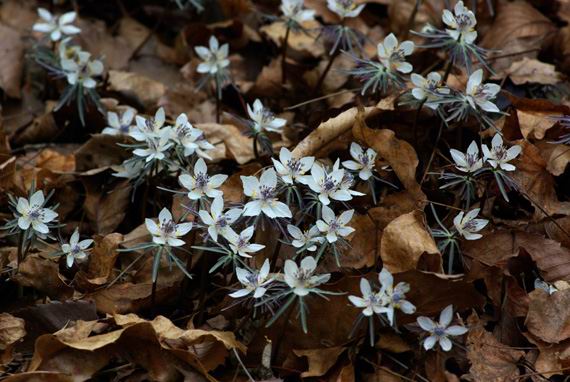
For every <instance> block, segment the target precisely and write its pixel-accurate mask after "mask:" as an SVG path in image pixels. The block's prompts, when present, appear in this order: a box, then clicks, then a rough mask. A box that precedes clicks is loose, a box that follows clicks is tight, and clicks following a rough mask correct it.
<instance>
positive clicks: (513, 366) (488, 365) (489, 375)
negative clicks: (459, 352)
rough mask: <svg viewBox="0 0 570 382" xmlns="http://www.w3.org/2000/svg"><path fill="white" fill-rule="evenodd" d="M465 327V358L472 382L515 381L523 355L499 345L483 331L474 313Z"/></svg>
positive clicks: (481, 324)
mask: <svg viewBox="0 0 570 382" xmlns="http://www.w3.org/2000/svg"><path fill="white" fill-rule="evenodd" d="M467 325H468V326H469V332H468V334H467V350H468V351H467V357H468V358H469V361H470V362H471V367H470V369H469V372H470V374H471V376H472V378H473V380H475V381H488V382H510V381H512V380H513V379H516V378H517V377H518V376H519V375H520V372H519V366H518V364H517V363H518V361H519V360H520V359H521V358H522V357H524V355H525V353H524V352H523V351H521V350H516V349H512V348H510V347H509V346H508V345H504V344H502V343H500V342H499V341H498V340H497V339H496V338H495V336H493V334H492V333H490V332H488V331H486V330H485V328H484V327H483V323H482V322H481V321H480V320H479V318H478V317H477V315H476V314H475V313H474V314H472V315H471V316H470V317H469V319H468V320H467Z"/></svg>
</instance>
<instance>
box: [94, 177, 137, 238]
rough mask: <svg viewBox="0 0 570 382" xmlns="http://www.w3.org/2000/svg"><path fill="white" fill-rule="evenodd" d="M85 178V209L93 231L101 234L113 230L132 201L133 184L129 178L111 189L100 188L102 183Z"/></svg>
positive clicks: (123, 216)
mask: <svg viewBox="0 0 570 382" xmlns="http://www.w3.org/2000/svg"><path fill="white" fill-rule="evenodd" d="M96 180H97V178H95V179H94V180H91V181H90V180H89V178H83V184H84V186H85V190H86V195H85V201H84V203H83V209H84V211H85V214H86V216H87V219H89V221H90V222H91V226H92V228H93V231H95V232H96V233H98V234H100V235H106V234H109V233H111V232H113V231H114V230H115V229H116V228H117V227H118V226H119V224H121V222H122V221H123V219H124V218H125V215H126V212H127V207H128V206H129V204H130V202H131V190H132V186H131V184H130V183H129V181H128V180H125V181H122V182H120V183H118V184H117V186H116V187H115V188H114V189H112V190H111V191H107V190H106V189H104V188H103V189H100V188H99V187H100V184H99V183H98V182H96Z"/></svg>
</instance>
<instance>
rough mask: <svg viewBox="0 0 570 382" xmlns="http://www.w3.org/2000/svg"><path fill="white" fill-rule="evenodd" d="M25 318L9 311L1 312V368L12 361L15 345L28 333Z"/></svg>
mask: <svg viewBox="0 0 570 382" xmlns="http://www.w3.org/2000/svg"><path fill="white" fill-rule="evenodd" d="M25 326H26V324H25V322H24V320H22V319H21V318H18V317H14V316H12V315H11V314H9V313H0V370H2V365H5V364H7V363H9V362H10V361H12V357H13V355H12V352H13V349H14V345H15V344H16V343H17V342H19V341H20V340H21V339H22V338H24V336H25V335H26V327H25Z"/></svg>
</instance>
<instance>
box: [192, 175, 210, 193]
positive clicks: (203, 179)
mask: <svg viewBox="0 0 570 382" xmlns="http://www.w3.org/2000/svg"><path fill="white" fill-rule="evenodd" d="M195 182H196V188H198V189H200V190H203V189H205V188H206V186H207V185H208V174H206V173H203V172H200V173H198V174H197V175H196V180H195Z"/></svg>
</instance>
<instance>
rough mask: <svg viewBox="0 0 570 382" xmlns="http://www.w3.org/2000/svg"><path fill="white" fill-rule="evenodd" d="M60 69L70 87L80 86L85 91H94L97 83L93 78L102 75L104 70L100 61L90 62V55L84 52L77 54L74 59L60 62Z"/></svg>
mask: <svg viewBox="0 0 570 382" xmlns="http://www.w3.org/2000/svg"><path fill="white" fill-rule="evenodd" d="M61 68H62V69H63V71H64V72H65V75H66V77H67V82H68V83H69V84H70V85H73V86H75V85H82V86H83V87H85V88H87V89H94V88H95V87H96V86H97V81H95V80H94V79H93V77H97V76H100V75H101V74H103V69H104V68H103V63H102V62H101V61H100V60H92V59H91V53H89V52H84V51H81V52H78V53H77V57H76V58H75V59H71V60H62V61H61Z"/></svg>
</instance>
